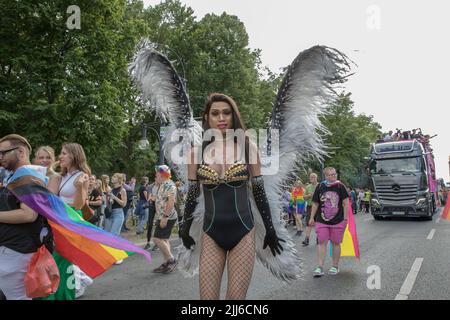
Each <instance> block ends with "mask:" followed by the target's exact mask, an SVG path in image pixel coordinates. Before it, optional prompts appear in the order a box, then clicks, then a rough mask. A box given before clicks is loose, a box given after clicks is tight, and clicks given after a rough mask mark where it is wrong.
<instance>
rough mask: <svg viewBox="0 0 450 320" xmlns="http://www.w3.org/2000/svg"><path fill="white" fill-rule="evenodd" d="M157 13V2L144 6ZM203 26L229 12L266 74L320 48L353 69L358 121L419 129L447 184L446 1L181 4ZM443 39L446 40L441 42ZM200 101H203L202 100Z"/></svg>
mask: <svg viewBox="0 0 450 320" xmlns="http://www.w3.org/2000/svg"><path fill="white" fill-rule="evenodd" d="M144 2H145V4H146V5H147V6H148V5H152V6H153V5H155V4H158V3H160V0H144ZM182 3H184V4H186V5H188V6H190V7H191V8H192V9H194V12H195V15H196V17H197V18H198V19H201V18H202V17H203V16H204V15H205V14H207V13H216V14H221V13H222V12H224V11H225V12H227V13H228V14H233V15H236V16H238V17H239V19H240V20H241V21H242V22H243V23H244V24H245V27H246V29H247V32H248V34H249V38H250V43H249V45H250V47H251V48H259V49H261V50H262V62H263V64H264V65H267V66H268V67H269V68H270V69H271V70H272V71H279V70H280V68H282V67H285V66H287V65H288V64H290V63H291V62H292V60H293V59H294V58H295V57H296V56H297V54H298V53H299V52H301V51H303V50H305V49H307V48H309V47H311V46H313V45H316V44H321V45H327V46H330V47H334V48H336V49H339V50H340V51H342V52H344V53H345V54H347V55H348V56H349V57H350V58H351V59H352V60H353V61H354V62H355V63H356V64H357V65H358V66H357V68H355V70H354V71H355V72H356V74H355V75H354V76H353V77H352V78H351V80H350V81H349V82H348V83H347V90H348V91H350V92H352V97H353V101H354V102H355V110H356V112H357V113H365V114H371V115H373V116H374V118H375V121H377V122H379V123H380V124H381V125H382V127H383V130H385V131H388V130H390V129H392V130H395V128H400V129H413V128H417V127H421V128H422V131H423V132H424V133H429V134H430V135H434V134H438V136H437V137H436V138H434V139H432V146H433V148H434V152H435V157H436V159H435V160H436V167H437V169H436V170H437V175H438V177H444V178H445V179H446V181H449V180H450V178H449V165H448V161H449V156H450V142H449V141H448V140H449V138H450V133H449V131H450V109H449V102H448V96H447V95H446V94H447V92H448V91H449V90H450V86H449V85H450V81H449V76H450V45H449V41H448V38H449V36H450V35H449V31H450V1H445V0H433V1H424V0H420V1H406V0H394V1H392V0H391V1H388V0H384V1H367V0H340V1H336V0H314V1H305V0H277V1H274V0H245V1H244V0H182ZM445 39H447V40H445ZM205 94H206V93H205Z"/></svg>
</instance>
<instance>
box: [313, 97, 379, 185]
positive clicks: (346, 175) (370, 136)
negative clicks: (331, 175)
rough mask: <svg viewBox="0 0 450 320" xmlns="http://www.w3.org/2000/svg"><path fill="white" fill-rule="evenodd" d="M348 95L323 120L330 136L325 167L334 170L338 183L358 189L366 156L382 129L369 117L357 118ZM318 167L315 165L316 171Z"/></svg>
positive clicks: (361, 116) (327, 138)
mask: <svg viewBox="0 0 450 320" xmlns="http://www.w3.org/2000/svg"><path fill="white" fill-rule="evenodd" d="M353 106H354V103H353V101H352V100H351V93H343V94H341V95H340V96H339V99H338V101H337V103H335V104H334V105H332V106H330V107H329V109H328V114H327V115H326V116H324V117H323V118H322V123H323V124H324V125H325V126H326V127H327V129H328V130H329V132H330V134H329V135H327V136H326V143H327V145H328V146H329V151H330V153H329V158H327V159H326V160H325V163H324V166H325V167H327V166H332V167H335V168H336V169H337V170H338V172H339V174H340V179H341V180H342V181H343V182H345V183H347V184H351V185H359V184H360V183H361V181H360V175H361V169H362V168H363V167H364V165H365V163H366V162H367V160H366V159H365V158H366V157H368V155H369V150H370V144H371V143H373V142H374V141H375V140H376V138H377V136H378V135H379V134H380V133H381V131H380V129H381V126H380V124H379V123H377V122H375V121H374V119H373V117H372V116H368V115H365V114H359V115H356V114H355V112H354V110H353ZM317 167H318V164H317V163H315V169H316V170H317V169H319V168H320V167H319V168H317Z"/></svg>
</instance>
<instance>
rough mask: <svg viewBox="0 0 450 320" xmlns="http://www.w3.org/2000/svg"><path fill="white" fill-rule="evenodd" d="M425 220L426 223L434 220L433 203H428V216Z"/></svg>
mask: <svg viewBox="0 0 450 320" xmlns="http://www.w3.org/2000/svg"><path fill="white" fill-rule="evenodd" d="M425 220H426V221H431V220H433V205H432V204H431V203H428V208H427V215H426V217H425Z"/></svg>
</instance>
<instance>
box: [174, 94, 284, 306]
mask: <svg viewBox="0 0 450 320" xmlns="http://www.w3.org/2000/svg"><path fill="white" fill-rule="evenodd" d="M203 129H204V130H205V133H208V131H207V130H208V129H212V130H215V132H214V138H213V139H212V141H211V142H209V141H208V142H205V143H204V144H203V146H202V148H201V150H196V149H193V150H192V152H191V156H192V159H191V160H192V161H191V163H192V164H190V165H189V166H188V178H189V186H188V195H187V199H186V207H185V213H184V218H183V219H184V220H183V224H182V226H181V229H180V235H181V237H182V240H183V243H184V245H185V246H186V247H187V248H188V249H189V248H190V247H191V246H192V245H193V244H195V242H194V240H193V239H192V237H190V236H189V229H190V226H191V224H192V219H193V212H194V210H195V207H196V203H197V198H198V196H199V195H200V188H201V187H202V188H203V194H204V201H205V215H204V224H203V231H204V232H203V234H202V248H201V255H200V270H199V280H200V298H201V299H219V295H220V284H221V280H222V276H223V271H224V268H225V263H227V273H228V287H227V294H226V299H245V297H246V294H247V289H248V287H249V284H250V280H251V277H252V271H253V265H254V261H255V230H254V220H253V215H252V211H251V206H250V197H251V196H254V197H255V202H256V205H257V207H258V210H259V212H260V213H261V216H262V220H263V222H264V226H265V229H266V237H265V239H264V248H266V247H267V246H269V247H270V249H271V251H272V254H273V255H274V256H275V255H276V254H277V253H280V250H282V247H281V244H280V241H284V240H282V239H279V238H278V237H277V235H276V232H275V229H274V228H273V224H272V220H271V214H270V209H269V204H268V201H267V197H266V195H265V191H264V183H263V180H262V176H261V165H260V161H259V156H257V157H255V159H256V160H257V161H249V159H252V157H251V156H250V155H252V154H253V155H257V148H256V147H255V146H253V144H251V143H250V142H249V141H248V139H246V138H244V139H243V140H242V139H241V140H239V139H237V140H236V139H235V137H234V132H235V130H238V129H242V130H245V126H244V124H243V122H242V119H241V116H240V113H239V110H238V108H237V105H236V103H235V102H234V101H233V99H232V98H230V97H228V96H225V95H223V94H218V93H214V94H211V95H210V96H209V97H208V102H207V104H206V108H205V111H204V115H203ZM209 132H211V131H209ZM205 140H206V139H205ZM198 152H201V157H200V159H202V161H201V164H198V163H197V164H196V163H195V161H194V160H195V158H196V157H195V155H196V153H198ZM250 182H251V185H252V191H250V190H249V188H248V184H249V183H250Z"/></svg>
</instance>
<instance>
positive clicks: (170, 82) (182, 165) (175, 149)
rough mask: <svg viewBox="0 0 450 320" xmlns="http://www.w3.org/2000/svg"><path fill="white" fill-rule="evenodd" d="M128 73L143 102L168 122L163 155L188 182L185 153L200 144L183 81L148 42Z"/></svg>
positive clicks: (142, 45)
mask: <svg viewBox="0 0 450 320" xmlns="http://www.w3.org/2000/svg"><path fill="white" fill-rule="evenodd" d="M129 73H130V76H131V78H132V80H133V82H134V83H135V85H136V86H137V87H138V88H139V89H140V91H141V100H142V102H143V103H144V104H145V105H146V106H148V107H149V108H150V109H152V110H154V111H156V113H157V114H158V116H159V117H160V118H161V119H163V120H164V121H165V122H166V123H167V122H168V123H169V128H168V130H167V133H166V138H165V139H164V141H163V150H164V155H165V158H166V160H167V161H168V162H169V164H170V165H171V167H172V169H174V170H175V171H176V173H177V176H178V177H179V178H180V179H181V180H182V181H183V182H187V159H188V154H187V151H188V150H189V149H190V147H191V145H193V144H197V145H198V144H201V140H202V128H201V126H200V125H199V124H198V123H197V121H195V120H194V118H193V115H192V109H191V106H190V102H189V97H188V94H187V93H186V88H185V86H184V83H183V81H182V79H181V78H180V77H179V76H178V74H177V73H176V71H175V68H174V67H173V65H172V63H171V62H170V61H169V59H168V58H167V57H166V56H165V55H163V54H162V53H160V52H158V51H156V50H155V49H154V45H152V44H151V43H150V42H148V41H147V40H144V41H143V42H142V43H141V45H140V49H139V50H138V52H137V53H136V55H135V56H134V59H133V62H132V63H131V65H130V66H129ZM180 140H182V141H181V143H180Z"/></svg>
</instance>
